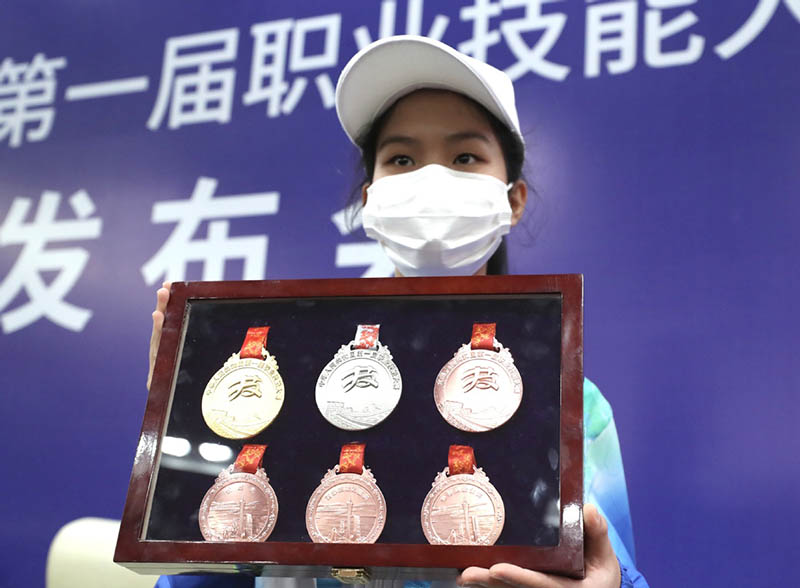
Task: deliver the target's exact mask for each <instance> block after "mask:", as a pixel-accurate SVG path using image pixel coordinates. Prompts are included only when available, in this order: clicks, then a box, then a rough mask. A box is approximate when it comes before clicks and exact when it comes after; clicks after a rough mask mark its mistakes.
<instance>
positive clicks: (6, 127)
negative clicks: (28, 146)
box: [0, 53, 67, 147]
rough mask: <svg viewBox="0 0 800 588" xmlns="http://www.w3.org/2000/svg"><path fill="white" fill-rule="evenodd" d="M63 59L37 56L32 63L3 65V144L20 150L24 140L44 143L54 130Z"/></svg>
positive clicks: (0, 101) (6, 61)
mask: <svg viewBox="0 0 800 588" xmlns="http://www.w3.org/2000/svg"><path fill="white" fill-rule="evenodd" d="M66 65H67V60H66V59H65V58H63V57H56V58H53V59H47V58H46V57H45V56H44V55H43V54H42V53H37V54H36V55H35V56H34V57H33V59H32V60H31V62H30V63H14V60H13V59H11V58H10V57H7V58H5V59H4V60H3V61H2V62H0V142H2V141H4V140H6V139H8V144H9V146H11V147H19V146H20V145H21V144H22V141H23V139H27V140H28V141H42V140H44V139H46V138H47V136H48V135H49V134H50V129H51V128H52V127H53V117H54V116H55V109H54V108H53V101H54V100H55V94H56V70H57V69H61V68H63V67H65V66H66Z"/></svg>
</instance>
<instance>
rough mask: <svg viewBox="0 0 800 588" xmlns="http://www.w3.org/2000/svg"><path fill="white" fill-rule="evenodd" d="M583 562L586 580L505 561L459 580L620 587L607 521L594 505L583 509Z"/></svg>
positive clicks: (490, 585)
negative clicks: (526, 567) (527, 568)
mask: <svg viewBox="0 0 800 588" xmlns="http://www.w3.org/2000/svg"><path fill="white" fill-rule="evenodd" d="M583 520H584V533H585V535H584V546H583V549H584V565H585V567H586V577H585V578H584V579H583V580H575V579H572V578H565V577H563V576H555V575H552V574H543V573H541V572H534V571H533V570H526V569H524V568H520V567H518V566H514V565H511V564H506V563H499V564H495V565H493V566H492V567H491V568H489V569H488V570H487V569H485V568H475V567H473V568H467V569H466V570H464V571H463V572H462V573H461V575H460V576H459V577H458V580H457V581H456V582H457V583H458V585H459V586H484V587H486V588H509V587H512V588H565V587H568V586H569V587H574V588H578V587H585V588H601V587H602V588H619V585H620V571H619V562H618V561H617V556H616V555H615V554H614V548H613V547H611V542H610V541H609V540H608V523H606V520H605V519H604V518H603V516H602V515H601V514H600V513H599V512H597V508H596V507H595V506H594V505H593V504H586V505H584V508H583Z"/></svg>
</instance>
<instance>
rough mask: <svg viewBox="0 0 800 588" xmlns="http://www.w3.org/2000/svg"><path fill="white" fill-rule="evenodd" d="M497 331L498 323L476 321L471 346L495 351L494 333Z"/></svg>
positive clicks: (473, 326)
mask: <svg viewBox="0 0 800 588" xmlns="http://www.w3.org/2000/svg"><path fill="white" fill-rule="evenodd" d="M496 331H497V323H475V324H473V325H472V339H471V340H470V342H469V343H470V348H472V349H487V350H489V351H494V335H495V332H496Z"/></svg>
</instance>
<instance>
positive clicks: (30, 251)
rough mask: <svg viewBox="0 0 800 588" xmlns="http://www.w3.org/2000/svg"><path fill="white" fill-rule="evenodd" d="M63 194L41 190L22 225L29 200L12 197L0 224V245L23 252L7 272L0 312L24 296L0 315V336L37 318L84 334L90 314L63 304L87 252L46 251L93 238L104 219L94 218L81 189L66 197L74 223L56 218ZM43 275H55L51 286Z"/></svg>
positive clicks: (0, 294)
mask: <svg viewBox="0 0 800 588" xmlns="http://www.w3.org/2000/svg"><path fill="white" fill-rule="evenodd" d="M60 202H61V195H60V194H59V193H58V192H51V191H45V192H44V193H43V194H42V197H41V200H40V201H39V206H38V208H37V210H36V214H35V215H34V217H33V219H32V220H31V221H30V222H27V223H26V222H25V220H26V217H27V216H28V212H29V211H30V209H31V205H32V202H31V200H30V199H28V198H14V201H13V202H12V203H11V208H10V209H9V211H8V214H7V215H6V218H5V220H4V221H3V224H2V225H0V246H8V245H22V252H21V253H20V255H19V257H18V258H17V260H16V263H15V264H14V266H13V267H12V268H11V271H10V272H9V273H8V275H7V276H6V277H5V278H4V279H3V282H2V283H1V284H0V311H3V310H5V309H6V307H7V306H8V305H9V304H10V303H11V302H13V300H14V299H15V298H16V297H17V296H18V295H19V294H21V293H22V292H24V293H25V294H26V295H27V298H28V300H27V302H25V303H23V304H22V305H20V306H17V307H16V308H13V309H11V310H6V311H5V312H3V313H2V314H0V326H2V329H3V333H6V334H8V333H13V332H15V331H18V330H20V329H22V328H25V327H27V326H28V325H30V324H33V323H34V322H36V321H37V320H39V319H40V318H46V319H48V320H49V321H51V322H53V323H55V324H56V325H59V326H61V327H63V328H65V329H68V330H70V331H82V330H83V329H84V327H85V326H86V323H87V322H88V321H89V319H90V318H91V316H92V312H91V311H90V310H87V309H85V308H81V307H79V306H76V305H74V304H72V303H70V302H67V301H66V300H65V299H64V298H65V297H66V296H67V295H68V294H69V293H70V291H71V290H72V288H73V287H74V286H75V284H76V283H77V281H78V279H79V278H80V276H81V274H82V273H83V270H84V268H85V267H86V263H87V262H88V261H89V252H88V251H86V249H83V248H82V247H62V248H49V247H48V245H49V244H50V243H53V242H69V241H80V240H87V239H96V238H98V237H99V236H100V232H101V230H102V221H101V219H99V218H92V217H93V215H94V213H95V206H94V203H93V202H92V199H91V198H90V197H89V195H88V194H87V193H86V192H85V191H84V190H79V191H77V192H75V193H74V194H73V195H72V196H70V198H69V205H70V208H71V210H72V213H73V214H74V215H75V218H74V219H68V220H61V219H59V220H56V214H57V212H58V208H59V204H60ZM43 272H55V278H53V279H52V280H51V281H50V282H49V283H48V282H47V280H45V277H44V276H43Z"/></svg>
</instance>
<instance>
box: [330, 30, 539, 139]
mask: <svg viewBox="0 0 800 588" xmlns="http://www.w3.org/2000/svg"><path fill="white" fill-rule="evenodd" d="M422 88H434V89H441V90H450V91H452V92H457V93H459V94H464V95H465V96H468V97H469V98H472V99H473V100H475V101H476V102H477V103H478V104H481V105H483V106H484V107H485V108H486V109H487V110H488V111H489V112H491V113H492V114H493V115H494V116H496V117H497V118H498V119H499V120H500V121H501V122H502V123H504V124H505V125H506V126H507V127H508V128H509V129H511V131H512V132H513V133H514V134H515V135H517V136H518V137H519V138H520V140H522V141H523V143H524V138H523V136H522V132H521V131H520V127H519V117H518V116H517V107H516V105H515V103H514V85H513V83H512V82H511V78H509V77H508V76H507V75H506V74H505V73H504V72H502V71H500V70H499V69H497V68H495V67H492V66H491V65H488V64H486V63H483V62H482V61H478V60H477V59H474V58H472V57H469V56H468V55H464V54H463V53H459V52H458V51H456V50H455V49H453V48H452V47H450V46H449V45H445V44H444V43H441V42H440V41H436V40H434V39H430V38H428V37H420V36H417V35H397V36H394V37H387V38H385V39H380V40H378V41H375V42H374V43H371V44H370V45H367V46H366V47H364V48H363V49H362V50H361V51H359V52H358V53H356V54H355V55H354V56H353V58H352V59H350V61H349V62H348V63H347V65H345V66H344V69H343V70H342V73H341V75H340V76H339V82H338V83H337V84H336V112H337V114H338V115H339V121H340V122H341V124H342V128H343V129H344V132H345V133H347V136H348V137H350V140H351V141H352V142H353V143H356V139H357V138H358V137H359V136H360V135H361V134H362V133H364V132H365V131H366V129H368V128H369V126H370V125H371V124H372V122H373V121H374V120H375V119H376V118H377V117H379V116H380V115H381V114H383V113H384V112H385V111H386V110H387V109H388V108H389V107H391V106H392V104H394V103H395V102H396V101H397V100H398V99H400V98H401V97H403V96H405V95H406V94H410V93H411V92H413V91H415V90H420V89H422Z"/></svg>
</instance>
